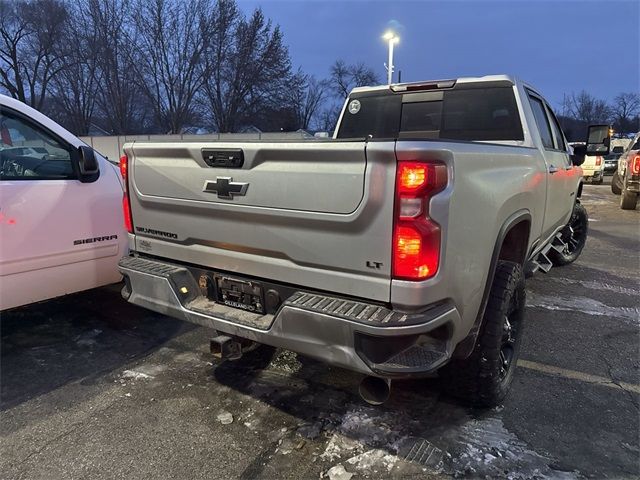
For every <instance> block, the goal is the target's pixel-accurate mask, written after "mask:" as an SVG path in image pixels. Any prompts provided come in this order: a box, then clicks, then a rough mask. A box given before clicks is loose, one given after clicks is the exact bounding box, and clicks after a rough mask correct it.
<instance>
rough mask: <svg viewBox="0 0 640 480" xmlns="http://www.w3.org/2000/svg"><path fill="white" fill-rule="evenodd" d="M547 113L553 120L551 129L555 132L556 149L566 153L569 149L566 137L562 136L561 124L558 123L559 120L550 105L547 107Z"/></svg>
mask: <svg viewBox="0 0 640 480" xmlns="http://www.w3.org/2000/svg"><path fill="white" fill-rule="evenodd" d="M547 111H548V112H549V118H550V119H551V129H552V130H553V138H554V140H555V144H556V148H557V149H558V150H563V151H564V150H566V149H567V146H566V145H565V143H564V136H563V135H562V129H561V128H560V123H558V119H557V118H556V116H555V114H554V113H553V110H551V108H550V107H549V105H547Z"/></svg>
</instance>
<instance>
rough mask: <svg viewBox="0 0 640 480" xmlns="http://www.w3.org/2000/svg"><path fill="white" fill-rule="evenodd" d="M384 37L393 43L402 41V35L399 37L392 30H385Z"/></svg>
mask: <svg viewBox="0 0 640 480" xmlns="http://www.w3.org/2000/svg"><path fill="white" fill-rule="evenodd" d="M382 38H384V39H385V40H387V41H390V42H393V43H398V41H400V37H398V35H396V33H395V32H393V31H391V30H387V31H386V32H384V35H382Z"/></svg>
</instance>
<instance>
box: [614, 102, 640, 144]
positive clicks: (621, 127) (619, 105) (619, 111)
mask: <svg viewBox="0 0 640 480" xmlns="http://www.w3.org/2000/svg"><path fill="white" fill-rule="evenodd" d="M611 111H612V114H613V121H614V128H615V130H616V131H617V132H619V133H621V134H626V133H632V132H637V131H638V129H639V128H640V126H639V125H638V114H640V95H639V94H638V93H634V92H628V93H620V94H618V95H617V96H616V97H615V98H614V99H613V105H612V107H611Z"/></svg>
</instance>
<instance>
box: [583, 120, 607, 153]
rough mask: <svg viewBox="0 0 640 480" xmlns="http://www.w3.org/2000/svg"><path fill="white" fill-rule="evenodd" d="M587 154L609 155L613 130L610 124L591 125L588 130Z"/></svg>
mask: <svg viewBox="0 0 640 480" xmlns="http://www.w3.org/2000/svg"><path fill="white" fill-rule="evenodd" d="M587 132H588V133H587V155H589V156H590V157H593V156H596V155H609V146H610V145H611V130H610V128H609V125H589V128H588V130H587Z"/></svg>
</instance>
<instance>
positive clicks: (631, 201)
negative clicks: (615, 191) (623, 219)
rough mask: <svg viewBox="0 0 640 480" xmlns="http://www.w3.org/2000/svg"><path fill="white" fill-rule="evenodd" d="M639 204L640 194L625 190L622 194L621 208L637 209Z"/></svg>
mask: <svg viewBox="0 0 640 480" xmlns="http://www.w3.org/2000/svg"><path fill="white" fill-rule="evenodd" d="M637 204H638V194H637V193H634V192H629V191H627V190H624V191H623V192H622V195H620V208H621V209H622V210H635V209H636V205H637Z"/></svg>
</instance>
